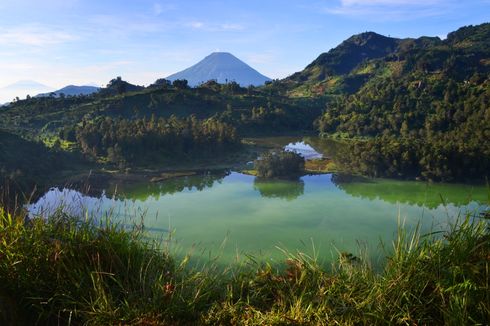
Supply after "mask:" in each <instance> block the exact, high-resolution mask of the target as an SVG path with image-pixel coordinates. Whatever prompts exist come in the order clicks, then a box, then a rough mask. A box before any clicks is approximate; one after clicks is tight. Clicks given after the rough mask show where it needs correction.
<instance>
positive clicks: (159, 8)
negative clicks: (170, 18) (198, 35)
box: [152, 2, 177, 16]
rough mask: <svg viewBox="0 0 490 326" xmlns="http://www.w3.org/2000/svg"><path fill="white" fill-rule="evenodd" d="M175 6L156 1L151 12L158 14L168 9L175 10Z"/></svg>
mask: <svg viewBox="0 0 490 326" xmlns="http://www.w3.org/2000/svg"><path fill="white" fill-rule="evenodd" d="M176 8H177V7H176V6H175V5H174V4H162V3H159V2H156V3H154V4H153V8H152V11H153V14H154V15H155V16H159V15H161V14H163V13H164V12H167V11H170V10H175V9H176Z"/></svg>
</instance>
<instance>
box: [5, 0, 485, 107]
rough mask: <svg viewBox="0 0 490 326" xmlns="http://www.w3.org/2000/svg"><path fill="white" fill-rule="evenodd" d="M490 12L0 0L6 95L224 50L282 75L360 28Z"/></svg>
mask: <svg viewBox="0 0 490 326" xmlns="http://www.w3.org/2000/svg"><path fill="white" fill-rule="evenodd" d="M489 21H490V0H466V1H461V0H294V1H293V0H246V1H243V0H226V1H225V0H215V1H206V0H186V1H176V0H132V1H127V0H15V1H10V0H0V103H2V102H3V101H7V100H11V99H12V95H13V93H12V92H18V93H19V92H20V93H21V91H20V88H21V87H18V88H17V89H15V90H12V89H5V87H6V86H8V85H10V84H13V83H15V82H17V81H19V80H33V81H36V82H39V83H42V84H44V85H47V86H49V87H50V88H53V89H58V88H61V87H63V86H65V85H69V84H75V85H84V84H91V85H99V86H102V85H106V84H107V83H108V81H109V80H110V79H112V78H114V77H116V76H122V78H123V79H124V80H128V81H129V82H131V83H135V84H139V85H148V84H150V83H152V82H153V81H155V80H156V79H158V78H162V77H165V76H168V75H170V74H172V73H175V72H177V71H180V70H182V69H185V68H187V67H189V66H191V65H193V64H195V63H196V62H198V61H199V60H201V59H202V58H204V57H205V56H206V55H208V54H210V53H211V52H216V51H223V52H231V53H232V54H234V55H235V56H237V57H238V58H240V59H241V60H243V61H245V62H246V63H248V64H249V65H251V66H252V67H254V68H255V69H257V70H258V71H259V72H261V73H263V74H265V75H266V76H268V77H270V78H284V77H286V76H288V75H290V74H292V73H294V72H296V71H299V70H302V69H303V68H304V67H305V66H306V65H308V64H309V63H310V62H311V61H313V60H314V59H315V58H316V57H317V56H318V55H320V54H321V53H323V52H326V51H328V50H329V49H331V48H332V47H335V46H336V45H338V44H339V43H341V42H342V41H343V40H345V39H346V38H348V37H349V36H351V35H353V34H357V33H361V32H365V31H374V32H377V33H380V34H383V35H389V36H393V37H419V36H423V35H427V36H439V37H441V38H444V37H446V35H447V34H448V33H449V32H451V31H454V30H456V29H457V28H459V27H461V26H465V25H475V24H481V23H484V22H489ZM2 92H3V93H2ZM17 95H20V96H21V97H22V96H25V95H24V94H17Z"/></svg>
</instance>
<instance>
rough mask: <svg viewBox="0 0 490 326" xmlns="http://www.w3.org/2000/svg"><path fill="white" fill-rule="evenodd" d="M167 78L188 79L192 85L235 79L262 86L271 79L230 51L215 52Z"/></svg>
mask: <svg viewBox="0 0 490 326" xmlns="http://www.w3.org/2000/svg"><path fill="white" fill-rule="evenodd" d="M166 79H168V80H171V81H174V80H176V79H186V80H187V81H188V82H189V85H190V86H197V85H199V84H202V83H204V82H206V81H208V80H216V81H217V82H218V83H221V84H224V83H226V82H231V81H235V82H237V83H238V84H240V85H242V86H249V85H254V86H260V85H263V84H264V83H265V82H266V81H270V80H271V79H270V78H268V77H266V76H264V75H262V74H261V73H259V72H258V71H257V70H255V69H253V68H252V67H250V66H249V65H247V64H246V63H244V62H243V61H241V60H240V59H238V58H236V57H235V56H233V55H232V54H230V53H226V52H214V53H211V54H210V55H208V56H207V57H206V58H204V59H203V60H201V61H200V62H198V63H197V64H195V65H193V66H191V67H189V68H187V69H185V70H182V71H180V72H178V73H175V74H173V75H170V76H168V77H167V78H166Z"/></svg>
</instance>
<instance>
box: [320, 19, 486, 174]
mask: <svg viewBox="0 0 490 326" xmlns="http://www.w3.org/2000/svg"><path fill="white" fill-rule="evenodd" d="M489 38H490V24H484V25H481V26H478V27H467V28H463V29H461V30H459V31H457V32H454V33H451V34H449V35H448V38H447V39H446V40H444V41H438V42H434V43H433V44H432V45H431V46H427V45H426V44H424V45H423V46H417V44H416V43H415V44H414V45H413V47H411V48H409V49H405V47H404V48H401V49H399V50H398V52H395V53H393V54H391V55H390V56H389V57H384V58H383V59H381V60H372V61H367V62H364V63H363V64H361V68H363V69H365V70H368V69H373V70H376V72H374V73H373V76H372V77H370V79H369V81H368V82H366V84H364V85H363V86H362V87H361V88H360V89H359V90H358V91H357V92H355V93H353V94H346V95H342V96H339V97H337V98H336V99H335V100H334V101H331V102H330V103H329V104H328V105H327V109H326V112H325V113H324V114H323V116H322V117H321V118H320V119H318V120H317V122H316V123H317V125H318V128H319V131H320V133H322V134H336V135H337V136H340V137H347V138H352V137H357V138H359V137H361V138H364V139H363V140H361V141H356V142H350V143H349V146H347V147H346V148H345V151H342V153H341V154H342V155H341V156H340V157H339V160H340V161H342V163H343V164H344V166H346V167H348V168H349V169H350V170H353V171H358V172H361V173H363V174H368V175H373V176H389V177H399V176H403V177H422V178H426V179H438V180H453V179H468V178H482V177H485V176H486V175H488V171H489V170H490V143H489V142H488V139H490V74H489V73H490V61H489V58H490V50H489V45H488V39H489ZM395 68H396V69H395Z"/></svg>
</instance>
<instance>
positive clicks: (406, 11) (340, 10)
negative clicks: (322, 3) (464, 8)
mask: <svg viewBox="0 0 490 326" xmlns="http://www.w3.org/2000/svg"><path fill="white" fill-rule="evenodd" d="M454 1H455V0H445V1H443V0H340V5H338V6H335V7H327V8H325V12H327V13H330V14H335V15H343V16H354V17H361V18H366V19H376V20H385V21H386V20H411V19H417V18H420V17H430V16H437V15H442V14H444V13H446V12H447V10H448V9H450V8H452V7H453V5H454Z"/></svg>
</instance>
